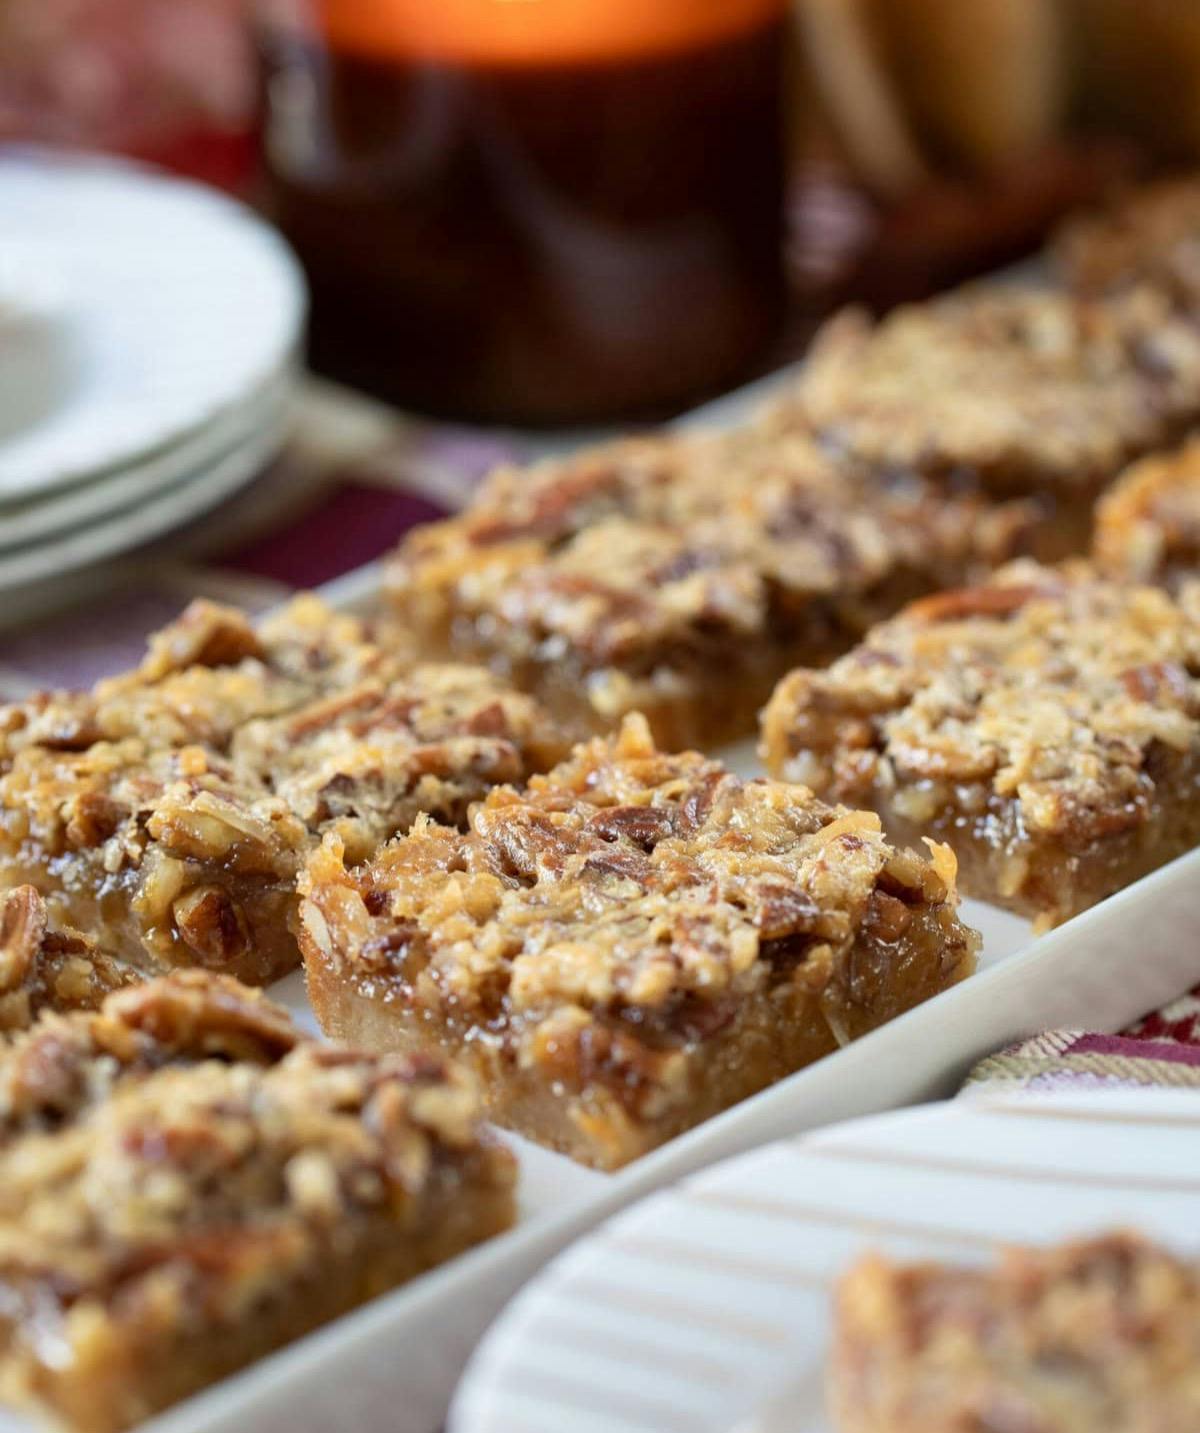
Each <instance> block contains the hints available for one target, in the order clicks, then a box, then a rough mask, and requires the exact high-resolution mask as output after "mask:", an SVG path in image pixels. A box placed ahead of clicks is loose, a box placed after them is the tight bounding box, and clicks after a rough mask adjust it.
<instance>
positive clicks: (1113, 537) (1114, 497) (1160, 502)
mask: <svg viewBox="0 0 1200 1433" xmlns="http://www.w3.org/2000/svg"><path fill="white" fill-rule="evenodd" d="M1093 551H1094V555H1095V558H1096V562H1097V564H1098V565H1099V566H1100V567H1101V568H1102V569H1103V570H1104V571H1105V572H1106V573H1108V574H1110V575H1112V576H1116V577H1128V578H1132V579H1133V580H1135V581H1137V582H1154V583H1161V584H1163V585H1164V586H1166V587H1169V588H1170V589H1172V590H1173V591H1175V590H1178V588H1179V587H1180V586H1181V585H1182V584H1183V583H1184V582H1187V581H1190V580H1191V579H1193V578H1200V440H1197V439H1193V440H1192V441H1191V442H1190V443H1188V444H1186V445H1185V446H1184V447H1183V448H1180V449H1179V450H1178V451H1177V452H1173V453H1164V454H1162V455H1161V456H1160V457H1153V458H1144V459H1143V460H1142V461H1141V462H1140V463H1135V464H1134V465H1133V467H1132V468H1130V469H1129V471H1128V472H1127V473H1126V474H1124V476H1123V477H1122V478H1121V479H1120V481H1119V482H1117V483H1115V484H1114V485H1113V487H1112V488H1111V489H1110V490H1109V492H1107V493H1106V494H1105V495H1104V497H1103V499H1102V500H1101V501H1100V503H1099V505H1098V506H1097V508H1096V537H1095V544H1094V548H1093Z"/></svg>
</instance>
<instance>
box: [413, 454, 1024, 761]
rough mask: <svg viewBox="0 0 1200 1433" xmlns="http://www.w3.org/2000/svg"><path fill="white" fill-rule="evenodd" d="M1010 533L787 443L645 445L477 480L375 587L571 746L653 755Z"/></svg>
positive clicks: (760, 698) (710, 738)
mask: <svg viewBox="0 0 1200 1433" xmlns="http://www.w3.org/2000/svg"><path fill="white" fill-rule="evenodd" d="M1030 518H1031V513H1030V511H1029V510H1028V509H1027V508H1026V507H1025V506H1023V505H1020V504H1012V505H1008V506H1004V505H998V506H992V505H990V504H988V503H985V502H983V501H981V500H980V499H978V498H973V497H950V496H947V495H946V494H945V493H943V492H941V491H935V490H934V489H933V487H932V486H930V485H928V484H924V483H922V482H921V481H919V480H917V479H914V478H912V477H911V476H909V475H904V476H902V477H900V478H899V479H898V480H896V481H894V482H893V481H891V480H890V478H889V477H888V475H886V474H875V475H873V476H872V477H870V478H868V476H867V475H865V474H863V473H861V472H854V471H852V470H851V469H850V468H848V467H847V466H846V465H844V464H843V465H839V464H836V463H834V462H833V461H831V460H830V459H829V458H828V457H826V456H825V455H823V454H822V453H820V452H819V451H818V450H817V449H816V448H815V447H814V446H813V444H812V443H811V442H809V441H808V440H807V439H806V438H805V437H804V435H803V434H801V433H797V432H779V433H776V432H774V431H771V430H769V429H768V428H767V427H765V426H764V427H762V428H761V429H760V428H754V427H752V426H751V427H746V428H744V429H740V430H736V431H733V432H730V433H723V434H721V433H718V434H704V435H691V434H688V435H685V434H661V435H658V436H655V437H647V438H640V439H635V440H630V441H625V442H621V443H616V444H612V445H610V446H607V447H603V448H599V449H593V450H590V451H587V452H585V453H582V454H577V455H572V456H570V457H567V458H565V459H558V460H555V461H551V462H547V463H543V464H541V465H539V466H535V467H533V468H532V469H529V470H515V469H507V470H502V471H500V472H498V473H496V474H495V475H493V477H492V478H491V479H490V480H489V482H488V483H487V485H486V486H485V488H484V489H483V491H482V493H481V494H480V495H479V497H478V498H477V500H476V501H475V502H474V504H473V505H472V506H471V507H470V508H469V509H468V510H467V511H466V512H465V513H463V514H461V515H460V516H458V517H455V518H453V519H451V520H449V521H447V522H442V523H436V524H433V525H431V526H428V527H424V528H420V529H418V530H417V531H415V532H414V533H412V534H411V535H410V537H409V538H408V539H407V540H406V542H405V543H404V545H403V546H402V547H401V549H400V551H399V552H398V553H397V554H396V556H395V558H394V559H393V560H392V562H391V564H390V567H389V570H388V575H387V586H388V590H389V593H390V596H391V599H392V602H393V604H394V606H395V608H396V609H397V610H398V612H399V614H400V615H401V618H402V620H403V621H404V623H405V624H406V625H408V626H410V627H411V628H412V629H413V630H414V631H415V632H416V633H418V634H419V636H420V639H421V641H422V643H423V644H424V646H425V647H426V648H427V649H428V650H431V651H434V652H441V653H447V654H451V655H455V656H458V657H463V658H467V659H469V660H480V661H486V662H487V663H489V665H491V667H492V668H493V670H495V671H496V672H497V674H498V675H500V676H502V677H504V678H506V679H509V680H513V681H514V682H515V683H516V685H517V686H519V687H522V688H524V689H526V690H529V691H532V692H535V693H536V694H537V695H538V696H539V697H540V698H541V700H542V701H543V702H544V703H545V704H546V705H547V706H548V707H549V709H550V710H551V711H552V712H553V713H554V715H555V716H556V717H557V718H558V720H559V721H560V722H561V723H562V724H563V725H564V726H565V727H567V728H569V729H571V730H572V731H573V732H574V733H575V734H577V735H581V736H583V735H588V734H591V733H594V732H598V731H607V730H609V729H611V728H613V727H614V726H616V725H617V724H618V723H619V721H620V719H621V718H622V717H623V716H624V715H625V714H627V713H628V712H630V711H634V710H637V711H640V712H642V713H643V714H644V715H645V716H646V717H647V718H648V720H649V721H650V724H651V727H652V729H653V731H654V733H655V736H656V738H657V739H658V740H659V741H660V742H661V743H662V744H663V745H665V746H670V747H673V748H676V749H679V748H682V747H684V746H688V745H697V746H712V745H716V744H718V743H720V742H721V741H724V740H727V739H731V738H733V737H736V736H741V735H744V734H745V733H746V732H747V731H749V730H752V729H753V726H754V721H755V717H756V715H757V711H758V708H759V707H760V706H761V704H762V703H763V702H764V701H765V700H766V698H767V697H768V696H769V695H770V691H771V688H772V686H773V684H774V682H775V681H776V680H778V678H779V677H780V676H781V675H782V674H783V673H784V672H785V671H787V670H788V668H789V667H790V666H793V665H795V664H796V663H798V662H801V661H804V662H812V663H817V662H823V661H828V660H829V659H831V658H832V657H833V656H835V655H836V654H838V653H839V652H841V651H844V650H845V649H846V648H847V647H848V646H849V645H850V644H851V643H852V642H854V641H855V640H856V639H857V637H858V636H859V635H861V633H862V632H863V631H865V630H866V628H867V627H868V626H869V625H870V624H871V623H872V622H873V621H876V620H878V619H879V618H881V617H883V616H886V615H888V614H890V613H891V612H894V611H895V610H896V609H897V607H899V606H900V605H902V603H904V602H905V601H907V600H909V599H910V598H912V597H914V596H916V595H918V594H920V593H922V592H927V591H933V590H936V589H937V588H938V587H940V586H944V585H946V584H947V583H954V582H959V581H962V580H964V579H963V574H964V573H966V572H976V573H979V574H981V573H982V572H983V571H985V570H990V569H991V568H992V567H994V566H996V565H997V564H998V563H999V562H1000V561H1001V560H1003V559H1004V558H1006V557H1011V556H1012V555H1014V554H1015V553H1016V552H1018V551H1024V550H1026V549H1025V547H1024V546H1022V543H1023V542H1024V539H1025V537H1026V529H1027V527H1028V524H1029V521H1030Z"/></svg>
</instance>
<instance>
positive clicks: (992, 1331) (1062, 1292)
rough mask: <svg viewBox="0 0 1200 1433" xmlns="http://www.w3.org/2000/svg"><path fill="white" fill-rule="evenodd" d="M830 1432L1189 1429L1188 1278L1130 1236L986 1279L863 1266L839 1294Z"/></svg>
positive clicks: (1193, 1317)
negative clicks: (832, 1429) (831, 1429)
mask: <svg viewBox="0 0 1200 1433" xmlns="http://www.w3.org/2000/svg"><path fill="white" fill-rule="evenodd" d="M830 1405H831V1411H832V1413H833V1415H834V1419H835V1422H836V1425H837V1427H838V1429H839V1430H840V1433H993V1430H995V1433H1009V1430H1011V1433H1100V1430H1101V1429H1102V1430H1104V1433H1187V1430H1191V1429H1195V1428H1200V1272H1198V1271H1197V1268H1196V1266H1195V1265H1194V1264H1190V1263H1186V1262H1184V1261H1182V1260H1180V1259H1178V1258H1176V1257H1174V1256H1173V1255H1171V1254H1170V1253H1168V1252H1166V1251H1165V1250H1162V1249H1159V1248H1156V1247H1154V1246H1153V1245H1151V1244H1149V1243H1146V1242H1143V1241H1142V1240H1140V1239H1138V1238H1135V1237H1133V1236H1130V1235H1120V1234H1115V1235H1109V1236H1106V1237H1102V1238H1097V1239H1092V1240H1088V1241H1085V1242H1079V1243H1074V1244H1068V1245H1065V1246H1063V1247H1060V1248H1053V1249H1045V1250H1033V1249H1030V1250H1019V1251H1013V1252H1011V1253H1008V1254H1007V1255H1006V1256H1005V1257H1004V1259H1003V1260H1002V1262H1001V1263H1000V1265H999V1266H998V1267H996V1268H993V1269H970V1268H953V1267H947V1266H944V1265H940V1264H894V1263H892V1262H891V1261H890V1260H887V1259H883V1258H879V1257H871V1258H868V1259H865V1260H864V1261H862V1262H861V1263H860V1264H859V1265H858V1266H857V1267H856V1268H855V1269H853V1270H852V1271H851V1273H850V1274H849V1275H848V1276H847V1277H846V1278H845V1280H844V1281H843V1282H842V1285H841V1288H840V1290H839V1292H838V1296H837V1309H836V1333H835V1343H834V1352H833V1359H832V1365H831V1378H830Z"/></svg>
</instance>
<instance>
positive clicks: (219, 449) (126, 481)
mask: <svg viewBox="0 0 1200 1433" xmlns="http://www.w3.org/2000/svg"><path fill="white" fill-rule="evenodd" d="M298 382H299V364H298V363H291V364H289V365H288V366H287V367H286V368H285V369H284V370H283V371H282V372H281V373H279V374H276V375H275V376H274V377H272V378H271V379H270V380H269V381H268V382H267V383H265V384H263V385H261V386H260V387H259V388H258V389H257V390H256V391H255V392H254V393H253V394H251V395H249V396H248V397H247V398H246V399H245V400H243V401H242V402H239V403H237V404H235V405H234V406H232V407H231V408H229V409H228V410H227V411H226V412H225V413H223V414H222V415H221V416H220V417H219V418H216V419H214V420H213V421H212V422H211V423H207V424H205V425H204V427H202V428H200V429H199V430H198V431H197V432H195V433H191V434H189V435H188V436H187V437H186V438H182V439H180V441H179V442H178V443H172V444H171V445H170V446H168V447H167V448H162V449H156V450H155V451H154V452H153V453H151V454H150V455H149V457H145V458H142V459H140V460H138V461H136V462H133V463H131V464H130V465H129V466H128V467H125V468H117V469H115V470H114V471H113V472H111V473H105V474H104V475H102V476H101V477H98V478H96V479H95V480H94V481H93V482H88V483H80V484H77V485H76V486H74V487H69V488H62V489H56V490H54V491H53V492H51V493H48V494H46V495H44V496H42V497H39V498H37V499H35V500H34V501H32V502H26V503H19V504H18V503H14V504H12V505H10V506H4V507H2V508H0V563H3V562H4V561H6V560H7V559H8V557H9V555H10V554H11V553H13V552H14V551H15V550H16V549H24V548H32V547H34V546H36V545H40V544H43V543H46V542H48V541H52V540H55V539H59V538H61V537H62V536H63V535H64V534H66V533H69V532H72V531H74V530H76V529H78V528H81V527H83V526H85V525H87V526H89V527H90V526H94V525H95V524H96V523H98V522H99V521H100V520H102V519H104V520H107V519H110V518H112V517H114V516H116V515H117V514H119V513H124V512H127V511H128V510H129V509H130V508H133V507H140V506H141V505H142V504H144V503H146V502H147V501H148V500H150V499H151V498H156V497H158V496H159V495H160V494H163V493H166V492H168V491H169V490H172V489H180V488H183V487H184V486H186V485H187V484H188V483H190V482H193V481H195V480H196V479H197V478H200V477H203V476H204V474H206V473H207V472H209V471H210V470H211V469H212V468H213V467H214V466H215V465H216V464H217V463H218V462H220V461H221V460H222V459H224V458H225V457H227V456H228V455H229V454H230V453H231V452H233V451H234V450H235V449H236V448H238V447H241V446H242V445H244V444H245V443H247V442H249V441H250V440H252V439H253V438H255V437H257V436H258V435H259V434H260V433H261V431H262V430H263V429H264V428H274V427H276V426H278V421H279V418H280V415H281V413H282V411H283V410H284V408H285V407H286V406H287V405H288V403H289V402H290V401H291V400H292V398H293V395H294V393H295V390H296V388H297V385H298Z"/></svg>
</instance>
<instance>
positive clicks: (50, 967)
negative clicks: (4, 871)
mask: <svg viewBox="0 0 1200 1433" xmlns="http://www.w3.org/2000/svg"><path fill="white" fill-rule="evenodd" d="M136 979H137V976H136V972H134V971H133V970H131V969H129V967H127V966H124V965H122V964H121V963H120V962H119V961H116V960H114V959H112V957H111V956H108V955H105V954H104V953H103V952H102V951H101V950H99V949H98V948H97V946H96V944H95V942H94V941H92V940H90V939H88V937H87V936H84V935H81V934H80V933H79V932H78V931H73V930H70V929H69V928H54V927H52V926H51V925H50V923H49V920H48V919H47V915H46V907H45V903H44V902H43V900H42V898H41V896H40V895H39V894H38V892H37V891H36V890H35V889H34V888H33V887H32V886H18V887H16V888H15V889H13V890H9V891H3V892H0V1030H3V1031H6V1032H7V1031H12V1030H23V1029H26V1028H27V1027H28V1026H29V1025H31V1024H32V1023H33V1021H34V1020H35V1019H36V1017H37V1016H38V1015H40V1014H41V1012H42V1011H43V1010H59V1011H70V1010H95V1009H97V1008H98V1007H99V1005H100V1004H101V1002H102V1001H103V1000H104V998H105V997H106V996H107V995H109V994H110V993H111V992H113V991H115V990H120V989H122V988H123V987H124V986H126V985H131V984H133V983H134V981H135V980H136Z"/></svg>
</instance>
